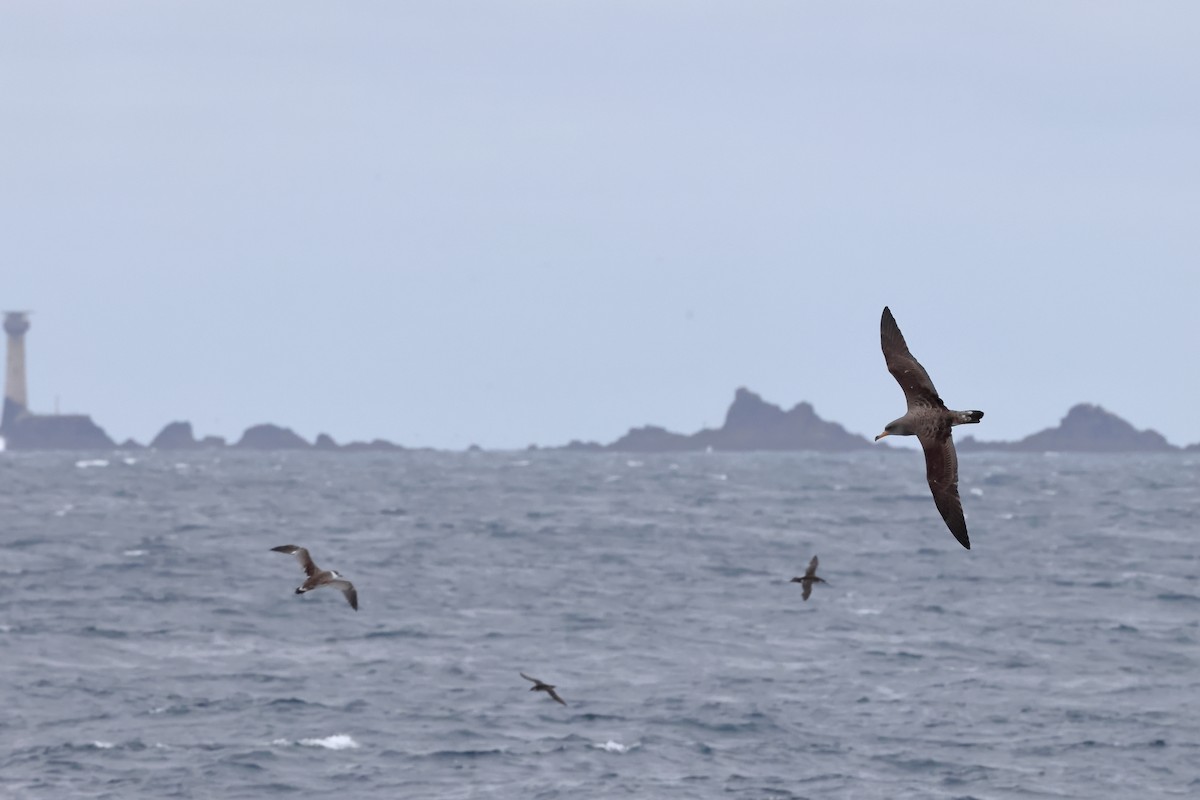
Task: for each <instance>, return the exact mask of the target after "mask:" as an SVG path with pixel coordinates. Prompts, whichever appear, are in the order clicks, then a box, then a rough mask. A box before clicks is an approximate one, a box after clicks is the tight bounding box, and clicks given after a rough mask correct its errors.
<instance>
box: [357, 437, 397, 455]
mask: <svg viewBox="0 0 1200 800" xmlns="http://www.w3.org/2000/svg"><path fill="white" fill-rule="evenodd" d="M342 449H343V450H346V451H349V452H352V453H353V452H364V451H366V452H387V451H392V450H403V449H404V448H403V447H401V446H400V445H398V444H393V443H391V442H389V441H388V440H387V439H372V440H371V441H369V442H346V443H345V444H344V445H342Z"/></svg>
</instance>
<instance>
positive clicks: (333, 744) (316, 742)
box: [296, 733, 358, 750]
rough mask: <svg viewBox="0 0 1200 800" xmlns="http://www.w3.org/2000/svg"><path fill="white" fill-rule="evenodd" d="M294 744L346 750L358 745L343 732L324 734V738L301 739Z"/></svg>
mask: <svg viewBox="0 0 1200 800" xmlns="http://www.w3.org/2000/svg"><path fill="white" fill-rule="evenodd" d="M296 744H300V745H304V746H305V747H324V748H325V749H326V750H348V749H350V748H352V747H358V742H356V741H354V739H352V738H350V736H349V735H347V734H345V733H335V734H334V735H333V736H326V737H325V738H324V739H301V740H300V741H298V742H296Z"/></svg>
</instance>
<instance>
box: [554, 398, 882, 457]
mask: <svg viewBox="0 0 1200 800" xmlns="http://www.w3.org/2000/svg"><path fill="white" fill-rule="evenodd" d="M869 446H870V442H868V441H867V440H866V439H864V438H863V437H861V436H857V435H855V434H853V433H850V432H849V431H847V430H846V429H845V428H843V427H842V426H841V425H839V424H837V423H836V422H828V421H826V420H823V419H821V418H820V417H819V416H817V413H816V411H815V410H813V407H812V406H811V405H810V404H808V403H799V404H797V405H796V406H795V407H793V408H792V409H791V410H789V411H784V410H783V409H782V408H780V407H779V406H777V405H773V404H772V403H768V402H766V401H764V400H763V399H762V398H761V397H759V396H758V395H757V394H755V393H754V392H752V391H750V390H749V389H746V388H741V389H738V390H737V392H736V394H735V395H734V398H733V404H732V405H730V406H729V411H728V412H726V414H725V424H724V425H722V426H721V427H720V428H716V429H705V430H701V431H699V432H697V433H693V434H691V435H685V434H681V433H673V432H671V431H668V430H666V429H665V428H660V427H657V426H654V425H647V426H645V427H642V428H634V429H632V430H630V431H629V433H627V434H625V435H624V436H622V437H621V438H620V439H618V440H617V441H615V442H613V443H612V444H610V445H608V447H607V448H606V449H608V450H620V451H629V452H643V453H644V452H679V451H685V450H707V449H709V448H712V449H713V450H718V451H719V450H724V451H733V450H819V451H823V452H842V451H846V450H859V449H863V448H866V447H869ZM576 449H582V448H576Z"/></svg>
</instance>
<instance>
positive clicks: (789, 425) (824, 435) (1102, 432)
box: [565, 388, 1200, 453]
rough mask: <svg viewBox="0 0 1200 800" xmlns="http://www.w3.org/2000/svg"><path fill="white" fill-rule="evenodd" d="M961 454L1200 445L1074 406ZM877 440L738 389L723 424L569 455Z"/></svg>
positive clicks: (647, 431) (649, 430)
mask: <svg viewBox="0 0 1200 800" xmlns="http://www.w3.org/2000/svg"><path fill="white" fill-rule="evenodd" d="M957 443H958V449H959V452H972V451H982V450H1004V451H1011V452H1026V453H1044V452H1047V451H1056V452H1079V453H1085V452H1086V453H1158V452H1171V451H1178V450H1180V449H1186V450H1200V443H1197V444H1192V445H1188V446H1187V447H1186V448H1179V447H1176V446H1175V445H1173V444H1171V443H1170V442H1168V441H1167V440H1166V439H1165V438H1163V436H1162V434H1160V433H1158V432H1157V431H1152V430H1145V431H1139V430H1137V429H1136V428H1134V427H1133V426H1132V425H1130V424H1129V423H1128V422H1126V421H1125V420H1123V419H1121V418H1120V417H1118V416H1117V415H1116V414H1113V413H1111V412H1109V411H1105V410H1104V409H1103V408H1101V407H1100V406H1097V405H1092V404H1089V403H1080V404H1078V405H1076V406H1072V407H1071V409H1070V410H1069V411H1068V412H1067V415H1066V416H1065V417H1063V419H1062V421H1061V422H1060V423H1059V424H1058V426H1057V427H1054V428H1047V429H1046V430H1043V431H1039V432H1037V433H1034V434H1032V435H1030V436H1026V437H1025V438H1024V439H1021V440H1019V441H1016V442H985V441H980V440H978V439H976V438H975V437H973V436H964V437H962V438H961V439H958V440H957ZM871 445H872V443H871V442H870V441H869V440H868V439H866V438H864V437H862V436H857V435H855V434H853V433H849V432H848V431H847V430H846V429H845V428H843V427H842V426H841V425H838V424H837V423H836V422H828V421H826V420H823V419H821V418H820V417H818V416H817V414H816V412H815V411H814V410H813V407H812V406H811V405H809V404H808V403H800V404H798V405H796V406H795V407H794V408H792V409H791V410H790V411H784V410H783V409H782V408H780V407H779V406H776V405H772V404H771V403H768V402H766V401H764V400H763V399H762V398H761V397H759V396H758V395H757V394H755V393H754V392H752V391H750V390H749V389H745V388H742V389H738V390H737V393H736V394H735V395H734V398H733V404H732V405H731V406H730V407H729V411H728V413H727V414H726V415H725V424H724V425H722V426H721V427H720V428H717V429H715V430H711V429H705V430H701V431H699V432H697V433H693V434H690V435H685V434H681V433H672V432H671V431H668V430H666V429H664V428H660V427H656V426H653V425H647V426H645V427H641V428H633V429H631V430H630V431H629V432H628V433H626V434H625V435H624V436H622V437H620V438H619V439H617V440H616V441H614V442H612V443H610V444H607V445H601V444H598V443H596V442H579V441H574V442H571V443H570V444H568V445H566V447H565V449H567V450H593V451H601V450H611V451H621V452H640V453H646V452H677V451H684V450H708V449H710V448H711V449H712V450H713V451H722V450H724V451H738V450H813V451H820V452H843V451H848V450H860V449H862V448H864V447H870V446H871Z"/></svg>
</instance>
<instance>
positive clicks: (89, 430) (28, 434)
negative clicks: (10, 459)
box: [4, 412, 116, 450]
mask: <svg viewBox="0 0 1200 800" xmlns="http://www.w3.org/2000/svg"><path fill="white" fill-rule="evenodd" d="M4 443H5V447H7V448H8V449H10V450H112V449H114V448H115V447H116V443H115V442H113V440H112V439H110V438H109V437H108V434H107V433H105V432H104V429H103V428H101V427H100V426H99V425H97V424H96V423H94V422H92V418H91V417H89V416H87V415H86V414H30V413H28V412H26V413H23V414H21V415H19V416H17V417H15V418H14V419H12V420H10V421H9V423H8V424H7V425H6V426H5V429H4Z"/></svg>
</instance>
